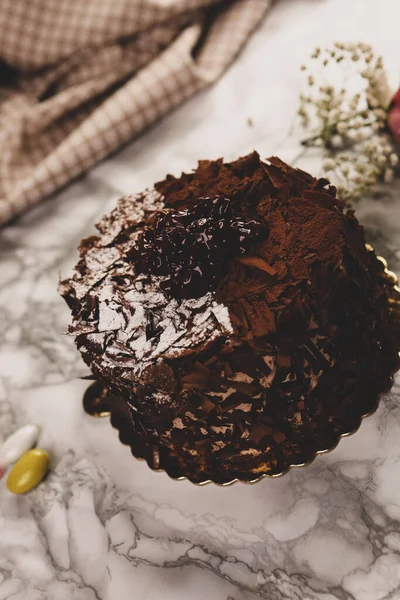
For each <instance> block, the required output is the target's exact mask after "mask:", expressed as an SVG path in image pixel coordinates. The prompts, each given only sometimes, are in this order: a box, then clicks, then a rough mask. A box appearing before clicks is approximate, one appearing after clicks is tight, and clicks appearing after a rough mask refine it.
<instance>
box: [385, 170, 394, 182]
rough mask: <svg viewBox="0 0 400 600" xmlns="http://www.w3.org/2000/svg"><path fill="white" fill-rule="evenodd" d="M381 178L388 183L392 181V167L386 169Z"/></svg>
mask: <svg viewBox="0 0 400 600" xmlns="http://www.w3.org/2000/svg"><path fill="white" fill-rule="evenodd" d="M383 180H384V182H385V183H390V182H391V181H393V169H386V171H385V173H384V176H383Z"/></svg>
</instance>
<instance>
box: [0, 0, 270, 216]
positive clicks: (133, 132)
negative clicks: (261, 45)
mask: <svg viewBox="0 0 400 600" xmlns="http://www.w3.org/2000/svg"><path fill="white" fill-rule="evenodd" d="M270 3H271V0H236V1H235V0H232V1H231V0H222V1H221V0H0V61H2V63H1V62H0V83H1V85H0V224H2V223H5V222H7V221H8V220H9V219H11V218H12V217H13V216H15V215H18V214H19V213H21V212H22V211H24V210H25V209H26V208H27V207H28V206H31V205H33V204H36V203H37V202H39V200H41V199H42V198H44V197H46V196H49V195H50V194H52V193H53V192H54V191H56V190H57V189H59V188H60V187H62V186H64V185H65V184H66V183H68V182H69V181H70V180H71V179H73V178H75V177H77V176H78V175H80V174H81V173H83V172H85V171H87V169H89V168H90V167H91V166H93V165H94V164H95V163H97V162H98V161H99V160H101V159H103V158H104V157H106V156H107V155H109V154H110V153H112V152H114V151H115V150H117V149H118V148H119V147H121V146H122V145H124V144H126V143H127V142H128V141H129V140H130V139H132V138H133V137H134V136H137V135H138V134H139V133H140V132H141V131H143V130H144V129H145V128H146V127H148V126H149V125H150V124H151V123H153V122H154V121H156V120H157V119H159V118H160V117H162V116H163V115H165V114H166V113H167V112H168V111H170V110H171V109H173V108H174V107H176V106H177V105H179V104H180V103H181V102H183V101H184V100H186V99H187V98H189V96H192V95H193V94H194V93H195V92H197V91H198V90H200V89H201V88H203V87H205V86H207V85H209V84H211V83H212V82H213V81H215V80H216V79H218V77H219V76H220V75H221V74H222V73H223V72H224V70H225V69H226V68H227V67H228V65H229V64H230V63H231V62H232V60H233V59H234V58H235V56H236V54H237V53H238V51H239V50H240V48H241V47H242V46H243V45H244V43H245V42H246V40H247V39H248V37H249V36H250V34H251V32H252V31H253V30H254V28H255V27H256V26H257V24H258V23H259V22H260V21H261V19H262V18H263V16H264V14H265V13H266V11H267V9H268V7H269V5H270Z"/></svg>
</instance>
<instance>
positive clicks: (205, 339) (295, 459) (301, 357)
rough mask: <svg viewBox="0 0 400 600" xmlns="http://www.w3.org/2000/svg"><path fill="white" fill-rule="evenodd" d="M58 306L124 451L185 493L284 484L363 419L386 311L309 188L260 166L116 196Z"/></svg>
mask: <svg viewBox="0 0 400 600" xmlns="http://www.w3.org/2000/svg"><path fill="white" fill-rule="evenodd" d="M97 228H98V230H99V235H98V236H92V237H90V238H88V239H86V240H83V242H82V243H81V246H80V248H79V250H80V255H81V259H80V261H79V263H78V264H77V266H76V267H75V271H74V275H73V277H72V278H70V279H67V280H65V281H62V282H61V283H60V293H61V294H62V296H63V297H64V298H65V300H66V302H67V303H68V305H69V307H70V308H71V310H72V315H73V322H72V325H71V327H70V333H71V334H73V335H74V336H75V339H76V343H77V346H78V348H79V350H80V352H81V353H82V356H83V359H84V360H85V362H86V363H87V364H88V365H89V366H90V368H91V370H92V372H93V374H94V376H95V377H96V378H97V379H98V380H99V381H100V382H101V385H105V386H106V388H107V390H108V395H109V403H110V406H111V411H112V413H113V419H114V422H115V423H116V424H117V425H118V427H119V429H120V430H121V436H122V439H123V441H125V442H127V443H129V444H130V445H131V446H132V448H133V449H134V453H135V455H137V456H142V457H145V458H146V459H147V461H148V462H149V464H150V465H151V466H153V467H164V466H165V465H167V464H168V471H169V473H172V474H173V475H174V476H176V477H178V476H181V475H185V476H188V477H189V478H191V479H192V480H194V481H204V480H206V479H212V480H214V481H219V482H224V481H228V480H231V479H232V478H235V477H238V478H240V479H248V480H251V479H254V478H256V477H257V476H258V475H260V474H264V473H266V474H270V475H273V474H276V473H280V472H282V471H283V470H284V469H285V468H287V467H288V466H289V465H290V464H300V463H302V462H305V461H307V460H309V459H310V458H311V457H312V456H313V455H314V454H315V452H317V451H318V450H321V449H325V448H327V447H329V446H332V445H334V443H335V441H337V440H338V438H339V436H340V435H341V434H342V433H345V432H348V431H351V430H352V429H354V428H356V427H357V426H358V425H359V423H360V420H361V417H362V416H363V415H365V414H366V413H368V412H370V411H372V410H373V409H374V408H375V406H376V403H377V399H378V396H379V394H380V393H381V392H382V391H384V390H387V389H388V388H390V385H391V377H392V375H393V373H394V372H395V371H396V369H397V368H398V367H399V355H398V350H399V346H400V343H399V319H398V308H397V307H398V298H397V296H396V294H397V292H396V290H395V287H394V285H393V283H391V282H390V281H388V280H387V279H385V276H384V269H383V265H382V263H381V262H380V261H379V260H378V259H377V257H376V255H375V253H374V252H373V251H372V250H368V249H367V248H366V246H365V239H364V233H363V228H362V227H361V226H360V225H359V223H358V221H357V219H356V218H355V216H354V214H353V211H351V210H347V209H346V207H345V206H344V204H343V203H342V202H341V201H339V200H338V199H337V198H336V197H335V188H334V187H332V186H331V185H329V182H328V181H326V180H324V179H315V178H314V177H312V176H311V175H308V174H307V173H305V172H303V171H300V170H298V169H293V168H291V167H289V166H288V165H287V164H285V163H283V162H282V161H281V160H279V159H278V158H270V159H269V161H268V162H262V161H261V160H260V158H259V156H258V154H257V153H253V154H250V155H249V156H246V157H244V158H241V159H239V160H237V161H236V162H233V163H227V164H224V163H223V162H222V160H217V161H201V162H200V163H199V166H198V168H197V170H196V171H195V172H193V173H191V174H183V175H182V176H181V177H179V178H175V177H172V176H168V177H167V178H166V179H165V180H164V181H161V182H159V183H157V184H156V185H155V187H154V189H152V190H150V191H145V192H143V193H141V194H138V195H132V196H125V197H123V198H121V199H120V200H119V202H118V205H117V207H116V208H115V209H114V210H113V211H112V212H111V213H110V214H109V215H107V216H105V217H104V218H103V219H102V220H101V221H100V223H99V224H98V225H97Z"/></svg>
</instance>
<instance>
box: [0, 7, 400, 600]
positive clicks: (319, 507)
mask: <svg viewBox="0 0 400 600" xmlns="http://www.w3.org/2000/svg"><path fill="white" fill-rule="evenodd" d="M399 16H400V6H399V4H398V0H382V1H381V2H379V3H378V2H376V0H351V1H349V0H347V1H344V0H325V1H324V0H281V1H280V2H279V3H278V4H277V5H276V6H275V7H274V9H273V10H272V12H271V14H270V16H269V18H268V19H267V20H266V22H265V24H264V25H263V26H262V27H261V29H260V30H259V31H258V33H257V34H256V35H255V36H254V38H253V39H252V40H251V42H250V44H249V45H248V47H247V49H246V51H245V52H244V53H243V55H242V56H241V57H240V59H239V60H238V61H237V62H236V64H235V65H234V66H233V67H232V68H231V70H230V71H229V73H228V74H227V75H226V76H225V77H224V78H223V79H222V80H221V81H220V82H219V83H218V85H217V86H215V87H214V88H213V89H212V90H210V91H208V92H205V93H203V94H201V95H200V96H198V97H197V98H195V99H193V100H191V101H190V102H189V103H188V104H186V105H185V106H184V107H182V108H181V109H179V110H178V111H176V112H175V113H174V114H173V115H171V116H169V117H168V118H167V119H165V120H164V121H162V122H161V123H160V124H158V125H157V126H156V127H155V128H153V129H152V130H151V131H149V132H148V133H147V134H146V135H145V136H143V137H142V138H141V139H140V140H138V141H136V142H135V143H133V144H131V145H130V146H129V147H127V148H126V149H125V150H123V151H122V152H121V153H119V154H118V155H117V156H115V157H113V158H112V159H110V160H109V161H107V162H105V163H103V164H102V165H100V166H98V167H97V168H95V169H94V170H93V171H92V172H91V173H90V174H89V175H88V176H87V177H86V178H84V179H81V180H80V181H78V182H77V183H74V184H73V185H71V186H70V187H69V188H68V189H67V190H65V191H64V192H62V193H61V194H59V195H58V196H57V197H56V198H54V199H52V200H49V201H47V202H45V203H43V204H42V205H41V206H39V207H37V208H36V209H35V210H32V211H31V212H30V213H29V214H27V215H26V216H24V217H23V218H22V219H21V220H19V221H17V222H16V223H14V224H12V225H10V226H8V227H7V228H5V229H3V230H2V231H1V232H0V323H1V327H0V439H1V438H2V437H5V436H6V435H8V434H9V433H11V432H12V431H13V430H14V429H15V428H16V427H17V426H19V425H22V424H24V423H28V422H35V423H38V424H40V425H41V427H42V433H41V439H40V445H41V447H44V448H45V449H47V450H48V451H49V452H50V453H51V456H52V463H53V464H52V470H51V473H50V475H49V476H48V478H47V479H46V481H45V482H43V483H42V484H41V485H40V486H39V487H38V488H37V489H36V490H35V491H33V492H31V493H30V494H28V495H27V496H25V497H17V496H13V495H11V494H10V493H9V492H8V491H7V490H6V489H5V485H4V481H2V482H0V600H3V599H4V600H5V599H7V600H8V599H12V600H47V599H49V600H92V599H93V600H94V599H97V600H99V599H101V600H125V599H131V598H134V599H138V600H159V599H163V600H164V599H165V600H180V599H182V600H187V599H190V600H206V599H207V600H208V599H212V600H242V599H243V600H255V599H258V598H260V599H261V598H264V599H266V600H398V599H400V524H399V522H400V406H399V400H400V379H399V378H397V381H396V385H395V387H394V388H393V390H392V392H391V393H390V394H387V395H386V396H385V397H384V398H383V399H382V401H381V404H380V407H379V410H378V411H377V413H376V414H375V415H373V416H372V417H369V418H368V419H366V420H365V421H364V422H363V424H362V426H361V428H360V430H359V431H358V432H357V433H356V434H355V435H354V436H353V437H350V438H348V439H345V440H343V441H342V442H341V443H340V444H339V446H338V447H337V448H336V449H335V450H334V451H333V452H332V453H330V454H327V455H324V456H322V457H320V458H318V459H317V460H316V461H315V462H314V463H313V464H312V465H311V466H309V467H307V468H304V469H298V470H294V471H291V472H290V473H289V474H287V475H285V476H284V477H282V478H281V479H275V480H263V481H262V482H260V483H258V484H256V485H254V486H246V485H244V484H236V485H234V486H232V487H229V488H219V487H216V486H212V485H209V486H206V487H203V488H199V487H196V486H193V485H192V484H190V483H189V482H175V481H172V480H170V479H169V478H168V477H167V476H166V475H164V474H157V473H153V472H151V471H150V470H149V469H148V468H147V466H146V465H145V464H143V463H142V462H139V461H136V460H135V459H133V458H132V456H131V455H130V452H129V450H128V449H127V448H126V447H124V446H122V445H121V444H120V443H119V441H118V437H117V433H116V431H115V430H113V429H112V428H111V426H110V424H109V422H108V419H92V418H90V417H88V416H86V415H85V414H84V413H83V411H82V406H81V400H82V394H83V392H84V390H85V388H86V386H87V382H85V381H84V380H82V379H79V377H81V376H84V375H87V373H88V371H87V369H86V367H85V366H84V364H83V363H82V361H81V359H80V356H79V354H78V353H77V352H76V350H75V347H74V345H73V343H72V340H71V339H70V338H68V337H67V336H65V335H63V332H65V330H66V327H67V324H68V321H69V312H68V309H67V307H66V305H65V304H64V302H63V301H62V300H61V299H60V298H59V297H58V296H57V293H56V291H55V288H56V284H57V279H58V275H59V273H60V272H62V273H63V274H66V273H67V272H68V269H69V268H70V267H71V266H72V265H73V264H74V262H75V261H76V258H77V254H76V250H75V248H76V246H77V244H78V242H79V240H80V239H81V237H82V236H85V235H88V234H90V233H91V232H92V231H93V223H94V222H95V220H96V219H97V218H98V217H99V216H100V215H101V214H102V213H103V212H104V211H105V210H106V209H107V207H108V206H110V204H112V203H113V202H114V201H115V199H116V198H117V197H118V196H119V195H121V194H122V193H124V192H132V191H138V190H140V189H142V188H144V187H146V186H147V185H150V184H151V183H153V182H154V181H155V180H157V179H158V178H161V177H163V176H164V175H165V173H166V172H174V173H176V174H179V173H180V171H181V170H183V169H185V170H187V169H191V168H192V167H193V166H195V164H196V161H197V159H198V158H215V157H218V156H221V155H223V156H225V157H226V158H227V159H233V158H235V157H236V156H238V155H242V154H244V153H246V152H248V151H250V150H252V149H253V148H256V149H257V150H258V151H259V152H260V154H261V155H262V156H269V155H271V154H273V153H278V154H279V155H280V156H281V157H282V158H284V159H287V160H291V159H292V158H293V157H294V156H295V155H296V154H297V152H298V149H299V146H298V141H299V140H298V137H296V135H292V136H289V135H288V132H289V129H290V125H291V122H292V119H293V114H294V112H295V109H296V103H297V94H298V86H299V72H298V66H299V64H300V63H301V62H303V61H305V60H306V57H307V55H308V54H309V52H310V51H311V50H312V49H313V48H314V46H315V45H317V44H319V43H326V42H327V41H330V40H336V39H342V40H347V39H353V40H354V39H361V40H365V41H367V42H369V43H372V44H374V45H375V46H376V47H377V48H379V49H380V50H381V52H382V53H383V55H384V58H385V62H386V64H387V66H388V69H389V73H390V76H391V80H392V82H393V85H395V84H396V83H397V81H396V78H397V75H398V72H399V63H398V56H399V53H398V51H397V50H398V22H399V19H398V17H399ZM396 17H397V19H396ZM249 118H250V119H251V121H252V123H253V125H252V126H250V125H249V123H248V119H249ZM301 166H304V167H305V168H308V169H310V170H312V171H313V172H314V173H317V172H318V168H319V167H318V157H315V156H310V157H306V158H305V159H303V161H302V163H301ZM399 196H400V184H399V183H398V182H397V183H396V184H395V185H393V186H391V187H390V188H382V189H381V190H379V192H378V193H377V194H376V198H374V199H368V200H363V201H362V202H361V203H360V205H359V207H358V216H359V218H360V219H361V220H362V222H363V223H364V224H365V226H366V229H367V235H368V238H369V240H370V241H371V242H372V243H373V244H374V245H375V246H376V248H377V250H378V251H379V252H380V253H382V254H384V255H385V256H386V257H387V258H388V259H389V261H390V266H391V268H392V269H393V270H397V271H398V272H400V198H399Z"/></svg>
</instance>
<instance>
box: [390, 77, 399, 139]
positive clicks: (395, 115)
mask: <svg viewBox="0 0 400 600" xmlns="http://www.w3.org/2000/svg"><path fill="white" fill-rule="evenodd" d="M387 121H388V126H389V129H390V132H391V134H392V136H393V137H394V139H395V140H396V142H400V89H399V90H397V92H396V94H395V95H394V96H393V98H392V101H391V103H390V106H389V112H388V119H387Z"/></svg>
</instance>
